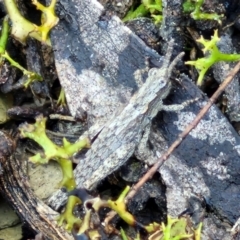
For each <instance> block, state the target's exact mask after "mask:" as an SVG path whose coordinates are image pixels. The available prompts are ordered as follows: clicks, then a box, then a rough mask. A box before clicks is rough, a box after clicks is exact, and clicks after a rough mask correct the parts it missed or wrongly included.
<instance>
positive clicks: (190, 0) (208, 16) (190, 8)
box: [183, 0, 223, 24]
mask: <svg viewBox="0 0 240 240" xmlns="http://www.w3.org/2000/svg"><path fill="white" fill-rule="evenodd" d="M203 3H204V0H186V1H185V2H184V3H183V11H184V12H185V13H189V12H191V17H192V18H193V19H194V20H216V21H218V22H219V24H220V23H221V19H222V18H223V15H218V14H216V13H205V12H202V10H201V7H202V5H203Z"/></svg>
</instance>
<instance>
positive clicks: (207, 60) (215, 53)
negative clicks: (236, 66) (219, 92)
mask: <svg viewBox="0 0 240 240" xmlns="http://www.w3.org/2000/svg"><path fill="white" fill-rule="evenodd" d="M219 40H220V38H219V37H218V31H217V30H215V31H214V35H213V36H212V38H211V40H207V39H204V38H203V36H201V38H200V39H198V40H197V41H198V42H199V43H201V44H202V45H203V46H204V48H203V50H202V51H203V53H204V54H205V55H206V56H205V57H203V58H199V59H197V60H195V61H187V62H185V64H188V65H193V66H195V68H196V69H197V71H198V72H199V76H198V80H197V85H202V82H203V78H204V76H205V74H206V72H207V70H208V69H209V68H210V67H211V66H212V65H213V64H215V63H217V62H220V61H227V62H232V61H239V60H240V54H227V53H222V52H220V51H219V49H218V47H217V43H218V41H219Z"/></svg>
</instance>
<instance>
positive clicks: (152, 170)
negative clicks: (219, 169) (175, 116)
mask: <svg viewBox="0 0 240 240" xmlns="http://www.w3.org/2000/svg"><path fill="white" fill-rule="evenodd" d="M239 69H240V62H239V63H238V64H237V65H236V66H235V67H234V68H233V69H232V71H230V73H229V74H228V75H227V77H226V78H225V80H224V81H223V82H222V84H221V85H220V86H219V87H218V89H217V91H216V92H215V93H214V94H213V95H212V97H211V98H210V99H209V100H208V102H207V104H206V105H205V106H204V107H203V108H202V109H201V111H200V112H199V113H198V115H197V116H196V118H195V119H194V120H193V121H192V122H191V123H190V124H189V125H188V126H187V127H186V128H185V130H184V131H183V132H182V133H181V134H179V135H178V138H177V139H176V141H174V142H173V144H172V145H171V146H170V147H169V148H168V150H167V151H166V152H165V153H164V154H163V155H162V156H161V157H160V158H159V159H158V160H157V162H156V163H155V164H154V165H153V166H152V167H151V168H150V169H149V171H148V172H147V173H146V174H145V175H144V176H143V177H142V178H141V179H140V180H139V181H138V182H137V183H136V184H135V185H134V186H133V187H132V189H131V191H130V192H129V193H128V195H127V197H126V198H125V201H126V203H127V202H128V201H129V200H130V199H131V198H133V196H134V195H135V194H136V193H137V191H138V190H139V189H140V188H141V187H142V185H143V184H144V183H145V182H146V181H147V180H148V179H150V178H152V176H153V175H154V174H155V173H156V172H157V171H158V169H159V168H160V167H161V166H162V165H163V163H164V162H165V161H166V160H167V159H168V158H169V156H170V154H171V153H172V152H173V151H174V149H175V148H176V147H177V146H178V145H179V144H180V143H181V142H182V140H183V139H184V138H185V137H186V136H187V135H188V134H189V132H190V131H191V130H192V129H193V128H195V127H196V126H197V124H198V123H199V122H200V120H201V119H202V118H203V117H204V115H205V114H206V113H207V112H208V110H209V108H210V107H211V106H212V105H213V103H214V102H216V100H217V98H218V97H219V96H220V95H221V94H222V92H223V91H224V89H225V88H226V87H227V86H228V85H229V84H230V82H231V81H232V80H233V78H234V76H235V75H236V74H237V72H238V71H239ZM113 216H115V214H113V212H110V214H109V215H108V217H107V218H106V219H105V221H104V222H105V223H108V222H109V221H110V220H111V219H112V217H113Z"/></svg>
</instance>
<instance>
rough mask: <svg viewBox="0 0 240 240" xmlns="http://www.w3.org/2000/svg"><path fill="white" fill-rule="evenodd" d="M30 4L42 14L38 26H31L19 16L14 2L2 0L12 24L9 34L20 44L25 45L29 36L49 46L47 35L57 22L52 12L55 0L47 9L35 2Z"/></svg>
mask: <svg viewBox="0 0 240 240" xmlns="http://www.w3.org/2000/svg"><path fill="white" fill-rule="evenodd" d="M32 3H33V4H34V5H35V6H36V7H37V9H39V10H40V11H41V12H42V24H41V25H40V26H37V25H35V24H33V23H32V22H30V21H28V20H27V19H26V18H24V17H23V16H22V15H21V13H20V11H19V10H18V8H17V5H16V2H15V0H4V4H5V7H6V10H7V12H8V15H9V17H10V19H11V22H12V31H11V33H12V35H13V36H14V37H15V38H16V39H17V40H19V41H20V42H22V43H25V42H26V39H27V37H28V36H30V37H32V38H35V39H37V40H38V41H41V42H43V43H45V44H48V45H51V44H50V40H49V37H48V33H49V31H50V30H51V29H52V28H53V27H54V26H55V25H56V24H57V23H58V20H59V19H58V17H57V16H56V14H55V10H54V8H55V5H56V0H52V1H51V4H50V5H49V6H48V7H45V6H43V5H42V4H41V3H39V2H38V1H37V0H33V1H32Z"/></svg>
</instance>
